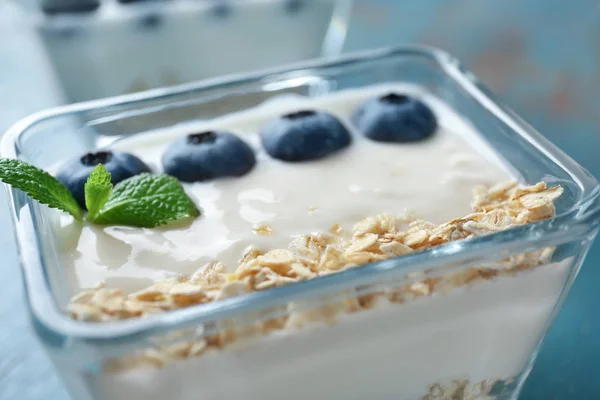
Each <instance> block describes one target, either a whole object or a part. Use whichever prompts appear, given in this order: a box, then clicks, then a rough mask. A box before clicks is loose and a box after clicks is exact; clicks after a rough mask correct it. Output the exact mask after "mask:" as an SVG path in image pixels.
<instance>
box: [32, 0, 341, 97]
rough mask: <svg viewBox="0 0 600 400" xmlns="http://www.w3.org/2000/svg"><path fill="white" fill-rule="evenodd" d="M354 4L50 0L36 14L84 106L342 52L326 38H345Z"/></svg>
mask: <svg viewBox="0 0 600 400" xmlns="http://www.w3.org/2000/svg"><path fill="white" fill-rule="evenodd" d="M345 1H347V0H342V1H338V0H325V1H312V0H309V1H304V0H301V1H298V0H291V1H289V0H266V1H265V0H252V1H237V0H234V1H221V0H202V1H197V0H179V1H145V2H138V1H135V2H134V1H110V0H109V1H107V0H102V1H101V0H74V1H73V0H43V1H40V2H39V4H35V3H33V4H29V5H28V7H27V8H28V10H29V15H30V16H31V18H30V20H31V25H32V28H33V29H35V30H36V31H37V32H38V33H39V35H40V37H41V39H42V42H43V44H44V46H45V49H46V52H47V53H48V56H49V58H50V60H51V62H52V64H53V66H54V70H55V72H56V76H57V77H58V80H59V85H60V87H62V89H63V90H64V94H65V96H66V97H67V99H68V100H69V101H70V102H77V101H87V100H92V99H97V98H102V97H108V96H116V95H122V94H127V93H133V92H138V91H142V90H148V89H153V88H157V87H162V86H171V85H177V84H182V83H186V82H192V81H195V80H199V79H206V78H210V77H213V76H219V75H225V74H231V73H234V72H242V71H250V70H256V69H260V68H267V67H269V66H274V65H282V64H286V63H291V62H296V61H301V60H306V59H311V58H315V57H318V56H320V55H321V50H322V48H323V47H324V46H327V49H328V50H329V51H330V49H331V46H332V45H334V44H332V41H331V40H329V39H327V38H331V39H332V40H334V41H335V42H336V43H337V42H338V40H339V39H337V37H338V36H339V35H337V34H335V32H336V31H339V30H340V29H342V30H343V25H344V24H343V21H341V20H340V7H344V5H343V4H342V3H344V2H345ZM338 2H339V3H340V4H339V6H338ZM334 20H335V24H332V22H333V21H334ZM273 37H277V40H275V41H274V40H271V39H272V38H273ZM326 39H327V40H326ZM216 43H218V45H216ZM264 43H269V45H268V46H264V45H259V44H264ZM341 45H342V43H341V42H340V43H339V44H338V45H335V47H336V48H337V49H338V51H339V50H341ZM250 49H251V50H250Z"/></svg>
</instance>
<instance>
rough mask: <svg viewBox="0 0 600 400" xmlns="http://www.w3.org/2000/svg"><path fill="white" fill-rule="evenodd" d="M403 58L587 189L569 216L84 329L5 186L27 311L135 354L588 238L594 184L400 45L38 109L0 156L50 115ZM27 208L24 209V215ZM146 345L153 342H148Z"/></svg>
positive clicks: (57, 329)
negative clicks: (422, 276) (225, 324)
mask: <svg viewBox="0 0 600 400" xmlns="http://www.w3.org/2000/svg"><path fill="white" fill-rule="evenodd" d="M401 56H418V57H424V58H427V59H429V60H431V61H434V62H435V63H436V65H437V67H439V68H441V70H442V71H443V72H444V73H445V74H446V75H447V76H449V77H450V78H452V80H453V81H454V83H456V84H457V85H459V86H460V87H461V88H462V89H463V90H465V91H466V92H467V93H468V94H469V95H470V96H471V97H472V98H473V99H474V100H476V101H477V102H478V103H479V104H480V105H482V106H484V107H485V108H486V109H487V110H488V111H489V112H491V113H492V114H494V116H495V117H496V118H498V119H500V120H501V121H502V122H504V123H506V124H507V125H509V126H510V127H511V129H512V130H513V131H514V132H515V135H517V136H518V137H520V138H524V139H526V140H527V141H528V142H529V143H531V144H532V145H534V146H535V148H536V149H537V150H538V151H539V153H540V157H544V158H546V159H549V160H551V161H552V162H553V163H554V164H556V165H558V166H560V167H561V168H562V169H563V170H564V171H566V172H567V173H568V174H569V175H570V178H571V179H572V180H573V182H575V183H576V184H577V185H578V187H579V188H580V190H581V194H582V195H581V197H580V198H579V199H578V200H577V201H576V203H575V204H574V205H573V206H572V207H570V209H568V210H566V211H565V212H563V213H561V214H559V215H557V216H555V217H553V218H550V219H547V220H544V221H540V222H536V223H532V224H528V225H524V226H520V227H515V228H511V229H508V230H505V231H501V232H497V233H493V234H490V235H487V236H483V237H479V238H474V239H470V240H467V241H457V242H451V243H447V244H444V245H441V246H437V247H433V248H431V249H427V250H424V251H420V252H416V253H413V254H409V255H404V256H401V257H397V258H392V259H388V260H384V261H379V262H375V263H370V264H366V265H364V266H361V267H360V268H354V269H349V270H346V271H343V272H339V273H336V274H331V275H329V276H324V277H319V278H316V279H312V280H308V281H303V282H298V283H293V284H290V285H286V286H282V287H278V288H273V289H269V290H266V291H260V292H253V293H249V294H244V295H240V296H237V297H233V298H229V299H225V300H220V301H217V302H212V303H207V304H202V305H196V306H191V307H188V308H183V309H179V310H174V311H169V312H165V313H161V314H158V315H155V316H151V317H148V318H137V319H129V320H123V321H116V322H109V323H91V322H81V321H75V320H73V319H71V318H70V317H69V316H68V315H67V313H65V312H64V311H63V310H61V309H60V308H59V307H58V305H57V304H56V303H55V301H54V297H53V295H52V292H51V290H50V287H49V284H48V282H47V277H46V275H45V273H44V268H43V265H44V264H43V258H42V256H41V252H40V250H39V249H40V243H39V240H38V237H37V235H36V234H35V230H36V229H35V228H36V227H35V221H34V220H32V219H31V218H23V220H22V218H21V217H20V212H21V208H22V206H23V205H25V204H26V203H25V202H24V201H23V199H24V198H26V195H25V194H24V193H22V192H20V191H18V190H16V189H13V188H12V187H10V186H9V185H5V187H6V189H7V193H8V196H7V197H8V201H9V207H10V212H11V217H12V221H13V229H14V231H15V234H16V238H17V248H18V251H19V256H20V257H19V261H20V264H21V267H22V271H23V277H24V281H25V286H26V288H27V290H26V293H27V298H28V303H29V308H30V312H31V313H32V314H33V318H34V319H35V322H36V323H37V325H38V326H39V327H42V328H43V331H44V332H45V334H47V335H49V336H51V337H53V343H56V340H57V339H58V340H59V341H62V340H66V339H69V340H75V341H77V340H80V341H83V342H85V344H86V345H89V346H93V347H102V348H103V350H106V349H107V348H111V349H112V350H114V351H116V352H118V351H119V349H122V348H123V346H126V347H132V346H135V344H136V343H138V344H139V343H142V342H143V341H142V340H140V339H141V338H148V337H150V336H153V335H157V334H161V333H162V334H164V333H165V332H168V331H170V330H173V329H184V328H186V327H188V328H189V327H190V326H192V325H199V324H205V323H209V322H215V321H220V320H223V319H228V318H233V317H239V316H243V315H247V314H248V313H252V312H256V311H260V310H264V309H266V308H272V307H277V306H278V305H281V304H284V303H286V302H289V301H297V300H306V299H311V298H315V297H317V296H323V295H327V294H331V293H338V292H339V291H343V290H347V289H352V288H355V287H356V286H362V285H369V284H375V283H378V282H381V281H382V280H385V279H390V278H394V277H396V278H397V277H399V276H400V274H402V275H405V274H408V273H410V272H419V271H421V272H422V271H424V270H435V268H436V267H441V266H447V265H448V264H449V263H458V262H460V263H461V268H462V267H467V266H468V265H469V263H472V262H480V261H474V260H479V259H480V258H482V257H484V256H487V257H488V258H489V254H491V252H493V253H496V254H504V253H506V252H511V253H514V252H519V251H520V252H523V251H527V250H528V249H531V248H532V247H534V246H539V245H546V246H554V245H559V244H562V243H566V242H570V241H573V240H575V239H577V238H586V237H591V235H593V234H595V231H596V228H597V226H598V225H599V224H600V186H598V182H597V181H596V180H595V178H594V177H593V176H592V175H591V174H590V173H589V172H587V171H586V170H585V169H584V168H583V167H581V166H580V165H579V164H577V163H576V162H575V161H574V160H572V159H571V158H570V157H569V156H567V155H566V154H565V153H564V152H562V151H561V150H560V149H558V148H557V147H556V146H555V145H553V144H552V143H551V142H549V141H548V140H547V139H545V138H544V137H543V136H542V135H541V134H539V133H538V132H536V131H535V130H534V129H533V128H532V127H530V126H529V125H528V124H527V123H525V122H524V121H523V120H522V119H521V118H519V117H518V116H517V115H516V114H515V113H514V112H513V111H512V110H510V109H509V108H507V107H506V106H504V105H502V104H501V103H500V102H499V101H497V100H496V99H495V98H493V97H492V95H491V94H490V93H489V91H488V90H487V89H486V88H485V87H484V86H483V85H482V84H481V83H480V82H479V81H478V79H477V78H476V77H475V76H474V75H473V74H472V73H471V72H469V71H468V70H466V69H465V68H463V67H462V65H461V64H460V63H459V62H458V61H457V60H456V59H455V58H454V57H452V56H450V55H449V54H447V53H445V52H444V51H442V50H438V49H435V48H430V47H424V46H397V47H390V48H383V49H375V50H367V51H361V52H357V53H351V54H347V55H343V56H338V57H334V58H327V59H320V60H312V61H307V62H300V63H295V64H291V65H287V66H284V67H278V68H271V69H267V70H263V71H260V72H252V73H243V74H234V75H229V76H226V77H218V78H213V79H209V80H204V81H199V82H193V83H187V84H182V85H177V86H174V87H169V88H160V89H153V90H150V91H146V92H141V93H135V94H128V95H123V96H117V97H112V98H106V99H100V100H93V101H88V102H83V103H77V104H71V105H66V106H61V107H55V108H52V109H48V110H44V111H40V112H38V113H35V114H33V115H31V116H29V117H26V118H24V119H22V120H21V121H19V122H17V123H16V124H14V125H13V126H12V127H11V128H10V129H9V130H8V131H7V132H6V134H5V135H4V137H3V138H2V141H1V142H0V155H1V156H2V157H7V158H18V155H19V149H18V140H19V138H20V137H21V135H23V134H24V133H26V132H28V130H29V129H31V128H32V127H34V126H36V125H38V124H40V123H42V122H44V121H47V120H50V119H54V118H60V117H64V116H69V115H71V116H72V115H76V114H80V113H85V112H87V111H92V110H93V111H99V110H100V111H101V110H106V111H110V109H111V108H112V107H118V106H127V105H141V104H144V103H147V102H151V101H155V100H159V99H169V98H172V97H177V96H180V95H184V94H190V93H194V92H200V91H204V90H209V89H227V88H228V87H235V86H238V85H241V84H245V83H253V82H254V83H256V82H262V81H265V83H266V80H273V79H275V80H276V81H281V80H284V79H285V77H286V75H289V74H297V73H299V72H306V71H310V70H311V69H317V68H318V69H324V68H332V67H343V66H348V65H353V64H358V63H361V62H368V61H377V60H382V59H386V58H393V57H401ZM28 212H29V213H30V211H28V210H26V213H28ZM146 345H147V344H146Z"/></svg>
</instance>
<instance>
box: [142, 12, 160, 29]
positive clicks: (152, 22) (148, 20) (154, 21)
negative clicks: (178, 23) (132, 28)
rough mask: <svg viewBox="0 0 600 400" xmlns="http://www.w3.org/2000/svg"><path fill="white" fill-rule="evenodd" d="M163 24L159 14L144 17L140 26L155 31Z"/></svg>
mask: <svg viewBox="0 0 600 400" xmlns="http://www.w3.org/2000/svg"><path fill="white" fill-rule="evenodd" d="M161 23H162V17H161V16H160V15H159V14H148V15H145V16H143V17H142V18H141V19H140V21H139V24H140V26H141V27H142V28H145V29H154V28H156V27H158V26H159V25H160V24H161Z"/></svg>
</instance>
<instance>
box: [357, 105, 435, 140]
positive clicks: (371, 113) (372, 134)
mask: <svg viewBox="0 0 600 400" xmlns="http://www.w3.org/2000/svg"><path fill="white" fill-rule="evenodd" d="M352 122H353V123H354V125H355V126H356V127H357V128H358V129H359V130H360V131H361V132H362V133H363V134H364V135H365V136H366V137H368V138H369V139H372V140H376V141H379V142H397V143H406V142H415V141H418V140H423V139H425V138H427V137H429V136H431V135H432V134H433V133H434V132H435V130H436V129H437V119H436V117H435V114H434V113H433V112H432V111H431V110H430V109H429V107H427V106H426V105H425V104H424V103H423V102H421V101H420V100H418V99H415V98H413V97H411V96H408V95H405V94H396V93H390V94H388V95H385V96H382V97H377V98H373V99H370V100H367V101H366V102H365V103H363V104H362V105H360V106H359V107H358V109H357V110H356V111H355V112H354V115H353V116H352Z"/></svg>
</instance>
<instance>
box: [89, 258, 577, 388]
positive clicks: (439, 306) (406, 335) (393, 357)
mask: <svg viewBox="0 0 600 400" xmlns="http://www.w3.org/2000/svg"><path fill="white" fill-rule="evenodd" d="M568 267H569V265H568V264H565V263H557V264H550V265H546V266H543V267H539V268H538V269H534V270H531V271H525V272H524V273H522V274H520V275H519V277H517V278H515V277H499V278H496V279H494V280H492V281H488V282H484V283H480V284H477V285H474V286H471V287H467V288H462V289H457V290H456V291H455V292H454V293H452V294H450V295H446V296H442V297H435V296H434V297H425V298H421V299H419V300H416V301H413V302H411V303H409V304H405V305H398V304H392V305H390V306H387V307H384V308H382V309H379V310H370V311H364V312H360V313H358V314H351V315H348V316H346V317H345V319H343V320H342V321H340V322H339V323H338V324H336V325H333V326H317V327H315V328H313V329H307V330H303V331H292V332H280V333H279V334H274V335H272V336H267V337H265V338H263V339H261V340H260V341H258V342H256V343H254V345H253V346H252V347H250V348H246V349H243V350H235V351H223V352H217V351H213V352H211V353H207V354H204V355H202V356H200V357H198V358H190V359H187V360H185V361H180V362H176V363H172V364H168V365H167V366H165V367H163V368H161V369H153V368H152V367H149V368H139V369H135V370H131V371H127V372H125V373H120V374H116V375H104V376H99V377H98V378H97V379H96V380H94V381H93V388H94V390H95V391H96V392H97V393H98V394H99V396H100V398H103V399H110V400H130V399H139V400H142V399H143V400H164V399H169V400H196V399H202V400H223V399H227V400H279V399H282V398H285V399H288V400H306V399H327V400H365V399H369V400H390V399H394V400H421V399H422V398H423V396H424V395H426V394H427V393H428V388H429V386H430V385H432V384H435V383H438V382H443V383H447V382H449V381H450V380H453V379H467V380H469V381H470V382H471V383H472V384H475V383H478V382H481V381H484V380H487V379H490V380H492V381H493V380H500V379H509V378H513V377H516V376H517V375H519V374H520V373H522V372H523V371H524V369H525V368H526V367H527V364H528V362H529V358H530V356H531V354H532V351H533V350H534V348H535V346H536V344H537V343H538V341H539V339H540V336H541V335H542V333H543V332H544V329H545V327H546V325H547V323H548V321H549V319H550V317H551V314H552V311H553V308H554V305H555V304H556V301H557V299H558V297H559V296H560V293H561V291H562V288H563V287H564V283H565V281H566V279H567V272H568ZM452 398H453V399H454V397H452ZM439 399H450V397H443V398H441V397H440V398H439ZM458 399H460V400H462V397H461V398H457V400H458ZM469 399H470V397H469ZM477 399H478V400H479V399H488V398H487V397H485V398H483V397H477ZM432 400H433V399H432Z"/></svg>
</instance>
